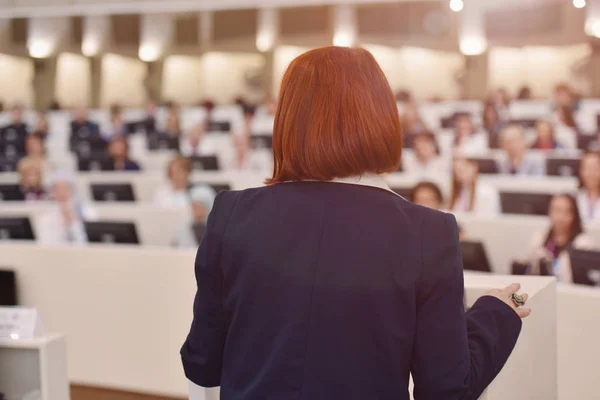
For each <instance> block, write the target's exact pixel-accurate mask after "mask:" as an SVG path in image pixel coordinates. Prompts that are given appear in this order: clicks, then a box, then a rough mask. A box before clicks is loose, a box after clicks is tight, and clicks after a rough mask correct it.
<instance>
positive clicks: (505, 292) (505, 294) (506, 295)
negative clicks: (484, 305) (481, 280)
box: [484, 283, 531, 318]
mask: <svg viewBox="0 0 600 400" xmlns="http://www.w3.org/2000/svg"><path fill="white" fill-rule="evenodd" d="M520 288H521V284H519V283H513V284H512V285H510V286H507V287H505V288H504V289H492V290H490V291H488V292H486V293H485V294H484V296H492V297H496V298H497V299H500V300H501V301H503V302H504V303H506V304H508V305H509V306H510V308H512V309H513V310H515V312H516V313H517V315H518V316H519V317H521V318H527V317H529V314H531V308H524V307H517V305H516V304H515V303H514V302H513V301H512V299H511V298H510V296H512V295H513V294H515V293H517V291H518V290H519V289H520ZM521 296H522V297H523V300H524V301H525V302H527V299H528V298H529V296H528V295H527V293H523V294H521Z"/></svg>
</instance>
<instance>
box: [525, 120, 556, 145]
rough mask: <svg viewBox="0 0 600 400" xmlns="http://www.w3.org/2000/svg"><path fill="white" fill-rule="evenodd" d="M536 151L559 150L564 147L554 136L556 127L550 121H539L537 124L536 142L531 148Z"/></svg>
mask: <svg viewBox="0 0 600 400" xmlns="http://www.w3.org/2000/svg"><path fill="white" fill-rule="evenodd" d="M531 148H532V149H535V150H558V149H561V148H562V146H561V145H560V143H558V141H557V140H556V138H555V136H554V125H552V123H551V122H548V121H543V120H541V121H538V122H537V123H536V124H535V142H533V145H532V146H531Z"/></svg>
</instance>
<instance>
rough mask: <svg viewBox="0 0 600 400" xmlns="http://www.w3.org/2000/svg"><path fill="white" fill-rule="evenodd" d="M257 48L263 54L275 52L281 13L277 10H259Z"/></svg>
mask: <svg viewBox="0 0 600 400" xmlns="http://www.w3.org/2000/svg"><path fill="white" fill-rule="evenodd" d="M257 18H258V21H257V32H256V48H257V49H258V51H260V52H262V53H266V52H268V51H271V50H273V47H275V43H276V42H277V37H278V35H279V13H278V11H277V10H276V9H275V8H263V9H260V10H258V17H257Z"/></svg>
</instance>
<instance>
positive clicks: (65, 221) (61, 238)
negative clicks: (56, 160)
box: [36, 172, 97, 244]
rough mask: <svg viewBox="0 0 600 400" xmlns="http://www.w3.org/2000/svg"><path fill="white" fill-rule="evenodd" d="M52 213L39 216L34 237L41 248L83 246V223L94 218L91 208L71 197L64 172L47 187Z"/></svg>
mask: <svg viewBox="0 0 600 400" xmlns="http://www.w3.org/2000/svg"><path fill="white" fill-rule="evenodd" d="M49 192H50V193H49V194H50V196H49V197H50V200H51V201H53V202H54V206H55V207H54V209H53V210H50V211H48V212H46V213H44V214H42V215H41V216H40V218H39V219H38V221H37V223H36V235H37V238H38V240H39V241H40V242H41V243H43V244H63V243H72V244H84V243H87V235H86V233H85V227H84V225H83V222H84V221H86V220H94V219H96V218H97V216H96V212H95V210H94V209H93V208H90V207H87V206H84V205H82V204H81V203H80V202H79V201H78V200H77V198H76V196H75V190H74V180H73V177H72V176H71V174H69V173H68V172H57V173H56V174H55V175H54V176H53V177H52V179H51V183H50V187H49Z"/></svg>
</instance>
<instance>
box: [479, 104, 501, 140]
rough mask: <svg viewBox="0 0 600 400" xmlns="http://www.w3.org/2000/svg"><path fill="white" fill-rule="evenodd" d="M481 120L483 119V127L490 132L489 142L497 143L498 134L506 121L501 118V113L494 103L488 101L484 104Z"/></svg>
mask: <svg viewBox="0 0 600 400" xmlns="http://www.w3.org/2000/svg"><path fill="white" fill-rule="evenodd" d="M481 120H482V121H483V124H482V128H483V130H485V131H486V133H487V134H488V138H489V142H490V143H497V140H498V138H497V136H498V134H499V133H500V131H501V130H502V128H504V122H503V121H501V120H500V115H499V114H498V111H497V110H496V107H494V105H493V104H492V103H489V102H488V103H485V105H484V106H483V114H482V117H481ZM493 147H497V146H493Z"/></svg>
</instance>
